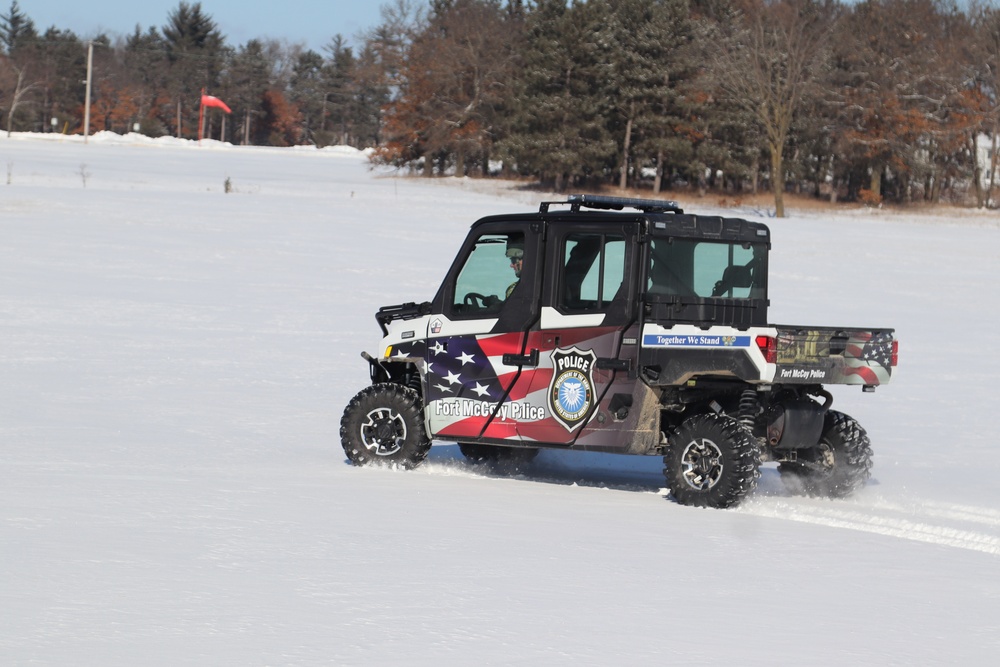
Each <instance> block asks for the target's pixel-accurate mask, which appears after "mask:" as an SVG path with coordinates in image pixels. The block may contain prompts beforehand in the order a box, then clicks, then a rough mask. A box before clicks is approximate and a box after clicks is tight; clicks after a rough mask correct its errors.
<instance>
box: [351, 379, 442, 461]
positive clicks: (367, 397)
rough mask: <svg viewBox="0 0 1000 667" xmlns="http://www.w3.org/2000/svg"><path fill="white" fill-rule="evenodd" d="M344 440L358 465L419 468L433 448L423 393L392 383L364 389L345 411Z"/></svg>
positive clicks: (352, 459)
mask: <svg viewBox="0 0 1000 667" xmlns="http://www.w3.org/2000/svg"><path fill="white" fill-rule="evenodd" d="M340 442H341V444H342V445H343V447H344V453H346V454H347V458H348V459H350V460H351V463H353V464H354V465H356V466H363V465H388V466H399V467H401V468H406V469H410V468H415V467H416V466H418V465H420V464H421V463H422V462H423V460H424V459H425V458H427V452H428V450H430V448H431V441H430V439H429V438H428V437H427V432H426V431H425V429H424V414H423V403H422V401H421V400H420V395H419V394H418V393H417V392H416V391H414V390H413V389H410V388H409V387H404V386H403V385H400V384H392V383H379V384H373V385H372V386H370V387H366V388H364V389H362V390H361V391H360V392H358V394H357V395H356V396H355V397H354V398H352V399H351V402H350V403H348V404H347V408H346V409H345V410H344V416H343V417H342V418H341V420H340Z"/></svg>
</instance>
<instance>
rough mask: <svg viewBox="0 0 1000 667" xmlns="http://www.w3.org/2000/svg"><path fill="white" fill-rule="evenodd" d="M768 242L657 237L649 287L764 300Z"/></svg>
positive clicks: (657, 291) (675, 293) (692, 294)
mask: <svg viewBox="0 0 1000 667" xmlns="http://www.w3.org/2000/svg"><path fill="white" fill-rule="evenodd" d="M766 256H767V247H766V246H765V245H764V244H751V243H742V244H740V243H729V242H720V241H706V240H700V239H678V238H672V239H664V238H654V239H653V240H652V242H651V246H650V253H649V266H648V267H647V269H648V273H647V276H648V280H647V283H646V289H647V291H648V292H649V293H650V294H663V295H673V296H686V297H701V298H712V297H715V298H735V299H763V298H764V295H765V293H766V287H767V285H766V283H765V273H764V258H765V257H766Z"/></svg>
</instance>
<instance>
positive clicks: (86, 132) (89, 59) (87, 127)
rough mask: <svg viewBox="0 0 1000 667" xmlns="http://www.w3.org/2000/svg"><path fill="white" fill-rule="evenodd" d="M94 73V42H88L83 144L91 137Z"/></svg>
mask: <svg viewBox="0 0 1000 667" xmlns="http://www.w3.org/2000/svg"><path fill="white" fill-rule="evenodd" d="M93 71H94V42H93V41H88V42H87V99H86V100H85V102H84V105H83V143H87V138H88V137H89V136H90V80H91V75H92V74H93Z"/></svg>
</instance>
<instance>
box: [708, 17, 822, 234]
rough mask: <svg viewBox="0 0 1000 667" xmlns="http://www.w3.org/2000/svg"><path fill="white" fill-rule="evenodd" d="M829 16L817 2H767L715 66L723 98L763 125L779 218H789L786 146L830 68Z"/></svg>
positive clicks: (724, 47) (725, 45)
mask: <svg viewBox="0 0 1000 667" xmlns="http://www.w3.org/2000/svg"><path fill="white" fill-rule="evenodd" d="M828 34H829V20H828V13H827V12H825V11H824V7H823V6H822V5H819V4H817V3H815V2H812V1H811V0H772V1H769V0H765V2H764V3H763V5H762V6H760V7H759V8H757V9H755V11H753V12H752V13H749V12H748V13H746V14H744V17H743V21H742V25H740V26H738V27H737V30H736V32H735V34H733V35H731V36H728V38H727V39H720V41H719V45H720V48H719V50H718V52H717V55H716V57H715V59H714V62H713V63H712V70H713V73H714V77H715V81H716V83H717V85H718V87H719V89H720V90H721V92H722V94H723V95H725V96H726V97H727V99H728V100H729V101H731V102H732V103H733V104H735V105H736V106H738V107H740V108H742V109H744V110H745V111H747V112H748V113H749V114H750V115H751V116H752V117H753V118H754V119H755V120H756V121H757V123H758V124H759V126H760V128H761V131H762V135H763V138H764V142H765V144H766V148H767V150H768V151H769V153H770V155H771V188H772V190H773V192H774V206H775V215H777V216H778V217H784V215H785V202H784V190H785V164H784V162H785V160H784V151H785V145H786V144H787V142H788V138H789V132H790V130H791V128H792V120H793V118H794V117H795V114H796V112H797V111H798V110H799V108H800V106H801V104H802V101H803V99H804V98H805V97H806V96H807V95H808V94H809V92H810V89H811V88H812V86H813V84H814V83H815V82H816V81H817V79H818V76H819V74H820V72H821V70H822V68H823V66H824V61H825V58H826V49H825V48H824V47H825V42H826V36H827V35H828Z"/></svg>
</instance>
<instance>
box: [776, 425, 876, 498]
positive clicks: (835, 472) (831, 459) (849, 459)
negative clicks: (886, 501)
mask: <svg viewBox="0 0 1000 667" xmlns="http://www.w3.org/2000/svg"><path fill="white" fill-rule="evenodd" d="M871 469H872V445H871V441H869V440H868V434H867V433H866V432H865V430H864V429H863V428H861V425H860V424H858V422H857V421H856V420H855V419H854V418H853V417H850V416H848V415H845V414H844V413H843V412H837V411H836V410H830V411H829V412H827V413H826V420H825V422H824V424H823V434H822V435H821V436H820V439H819V444H818V445H816V446H815V447H813V448H811V449H808V450H804V451H800V452H799V456H798V461H796V462H794V463H781V464H779V465H778V471H779V472H780V473H781V479H782V481H784V482H785V484H786V486H787V487H788V488H789V489H791V490H792V491H799V490H801V491H804V492H805V493H807V494H809V495H811V496H827V497H830V498H845V497H847V496H849V495H851V494H852V493H854V492H855V491H856V490H858V489H859V488H861V487H862V486H863V485H864V483H865V482H866V481H868V478H869V477H871Z"/></svg>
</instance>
